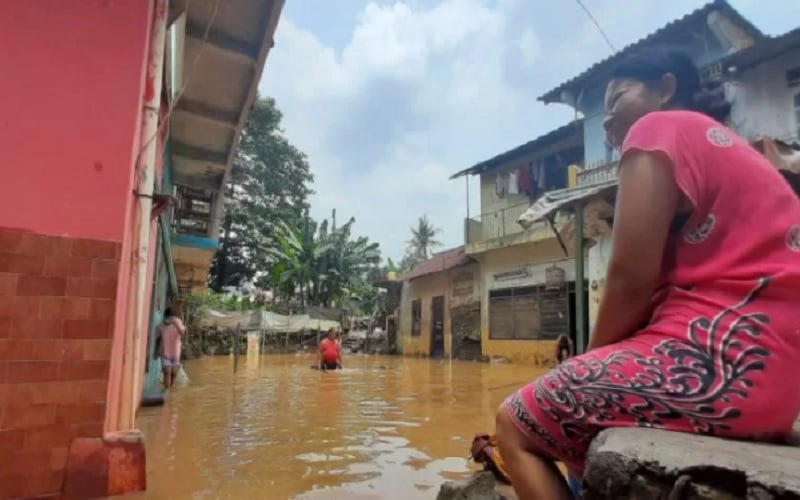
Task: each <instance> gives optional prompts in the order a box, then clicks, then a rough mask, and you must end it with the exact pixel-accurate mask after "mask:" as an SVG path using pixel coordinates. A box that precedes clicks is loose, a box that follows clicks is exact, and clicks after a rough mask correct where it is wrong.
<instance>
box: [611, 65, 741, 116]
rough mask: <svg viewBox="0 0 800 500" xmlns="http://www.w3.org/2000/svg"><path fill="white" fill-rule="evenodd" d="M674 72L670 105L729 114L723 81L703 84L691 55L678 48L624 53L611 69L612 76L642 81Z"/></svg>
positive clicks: (656, 81)
mask: <svg viewBox="0 0 800 500" xmlns="http://www.w3.org/2000/svg"><path fill="white" fill-rule="evenodd" d="M669 73H671V74H672V75H674V76H675V80H676V86H675V95H674V96H673V97H672V101H671V102H670V104H671V105H673V106H676V107H680V108H685V109H690V110H692V111H697V112H700V113H703V114H706V115H708V116H710V117H711V118H714V119H715V120H718V121H724V120H725V119H726V118H727V117H728V114H730V110H731V107H730V104H728V102H727V101H726V100H725V92H724V88H723V86H722V82H721V81H718V80H714V81H710V82H707V83H705V84H701V82H700V74H699V73H698V71H697V67H696V66H695V65H694V63H693V62H692V60H691V58H690V57H689V56H688V55H686V54H685V53H683V52H680V51H677V50H651V51H646V52H640V53H637V54H633V55H631V56H628V57H626V58H625V59H624V60H623V61H622V62H621V63H620V64H619V65H618V66H617V67H616V68H615V69H614V72H613V73H612V77H613V78H630V79H632V80H638V81H640V82H642V83H644V84H645V85H654V84H656V83H658V82H659V81H660V80H661V78H663V77H664V75H666V74H669Z"/></svg>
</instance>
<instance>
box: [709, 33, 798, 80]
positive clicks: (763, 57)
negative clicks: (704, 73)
mask: <svg viewBox="0 0 800 500" xmlns="http://www.w3.org/2000/svg"><path fill="white" fill-rule="evenodd" d="M798 48H800V28H797V29H794V30H792V31H789V32H787V33H784V34H783V35H780V36H776V37H769V38H765V39H764V40H761V41H759V42H758V43H756V44H754V45H753V46H751V47H749V48H747V49H744V50H742V51H740V52H737V53H735V54H731V55H730V56H728V57H726V58H725V59H723V60H722V61H721V64H722V66H723V69H724V70H725V71H727V70H729V69H735V70H736V72H742V71H746V70H748V69H750V68H753V67H755V66H758V65H760V64H762V63H764V62H766V61H769V60H772V59H775V58H777V57H780V56H782V55H784V54H786V53H787V52H790V51H793V50H796V49H798Z"/></svg>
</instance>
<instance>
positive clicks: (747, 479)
mask: <svg viewBox="0 0 800 500" xmlns="http://www.w3.org/2000/svg"><path fill="white" fill-rule="evenodd" d="M581 498H582V499H586V500H599V499H642V500H644V499H648V500H649V499H664V500H673V499H726V500H727V499H740V498H741V499H757V500H770V499H783V498H797V499H800V420H798V421H797V422H796V423H795V426H794V435H793V436H792V439H791V440H790V442H789V443H788V444H785V445H775V444H764V443H753V442H744V441H733V440H727V439H720V438H713V437H706V436H698V435H694V434H683V433H677V432H667V431H661V430H654V429H642V428H625V429H623V428H617V429H608V430H606V431H603V432H602V433H600V435H598V436H597V438H595V440H594V442H593V443H592V446H591V448H590V450H589V456H588V459H587V466H586V472H585V474H584V478H583V489H582V493H581Z"/></svg>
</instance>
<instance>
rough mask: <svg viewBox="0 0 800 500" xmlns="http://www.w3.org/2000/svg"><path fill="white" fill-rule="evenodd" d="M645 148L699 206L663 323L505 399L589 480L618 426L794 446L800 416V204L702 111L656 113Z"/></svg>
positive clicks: (682, 230)
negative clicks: (598, 445)
mask: <svg viewBox="0 0 800 500" xmlns="http://www.w3.org/2000/svg"><path fill="white" fill-rule="evenodd" d="M631 151H648V152H655V153H659V154H663V155H665V156H666V157H667V158H668V159H669V163H670V164H671V168H672V174H673V175H674V178H675V180H676V183H677V185H678V186H679V188H680V190H681V191H682V192H683V195H684V196H685V197H686V198H687V199H688V200H689V202H690V203H691V205H692V207H693V210H692V212H691V214H690V215H689V216H688V219H686V221H685V222H684V223H683V225H682V226H681V227H679V228H678V229H677V230H675V231H673V233H672V234H671V236H670V241H669V244H668V247H667V248H666V250H665V252H664V263H663V268H662V285H661V286H660V287H659V289H658V290H657V292H656V293H655V294H654V297H653V303H654V312H653V315H652V317H651V319H650V322H649V324H648V325H647V326H646V327H644V328H643V329H642V330H641V331H639V332H637V333H636V334H635V335H633V336H632V337H630V338H627V339H625V340H623V341H621V342H619V343H616V344H613V345H609V346H606V347H603V348H599V349H595V350H593V351H591V352H589V353H586V354H583V355H581V356H576V357H573V358H570V359H569V360H568V361H566V362H564V363H562V364H561V365H559V366H558V367H557V368H555V369H553V370H551V371H550V372H548V373H547V374H545V375H544V376H542V377H541V378H539V379H538V380H536V381H534V382H533V383H531V384H529V385H527V386H525V387H524V388H522V389H520V390H519V391H518V392H517V393H515V394H512V395H511V396H510V397H509V398H507V399H506V401H505V403H504V405H505V408H506V411H507V412H508V414H509V415H510V416H511V417H512V420H513V421H514V422H515V424H516V426H517V428H518V429H519V430H520V431H521V432H522V433H523V434H524V435H525V436H526V437H527V438H528V439H529V442H530V445H531V446H532V448H533V449H535V450H537V451H538V452H539V453H540V454H541V455H543V456H545V457H549V458H551V459H553V460H557V461H562V462H564V463H565V464H566V465H567V467H568V468H569V469H570V471H571V472H572V473H573V474H576V475H582V474H583V467H584V461H585V456H586V452H587V449H588V446H589V444H590V442H591V440H592V439H593V438H594V437H595V435H597V433H598V432H599V431H601V430H602V429H604V428H608V427H633V426H637V427H654V428H659V429H667V430H672V431H680V432H692V433H700V434H707V435H715V436H725V437H735V438H741V439H759V440H781V439H783V438H785V437H787V436H788V434H789V433H790V432H791V427H792V422H793V421H794V419H795V417H796V416H797V414H798V412H800V384H798V383H797V381H798V378H800V377H799V375H800V200H799V199H798V198H797V196H796V195H795V194H794V192H793V191H792V190H791V188H790V187H789V185H788V184H787V183H786V181H785V180H784V179H783V178H782V177H781V175H780V174H779V173H778V172H777V171H776V170H775V169H774V167H773V166H772V165H771V164H770V163H769V162H768V161H767V160H766V159H765V158H764V157H762V156H761V154H759V153H758V152H757V151H755V150H754V149H752V148H751V147H750V146H749V145H748V144H747V143H746V142H745V141H744V140H743V139H741V138H740V137H738V136H737V135H736V134H735V133H734V132H732V131H731V130H729V129H728V128H726V127H724V126H722V125H720V124H719V123H717V122H715V121H713V120H712V119H710V118H708V117H706V116H704V115H701V114H697V113H693V112H688V111H665V112H656V113H651V114H648V115H647V116H645V117H643V118H641V119H640V120H639V121H638V122H637V123H636V124H635V125H634V126H633V127H632V128H631V130H630V132H629V133H628V136H627V138H626V140H625V143H624V145H623V148H622V155H623V158H624V156H625V154H627V153H628V152H631Z"/></svg>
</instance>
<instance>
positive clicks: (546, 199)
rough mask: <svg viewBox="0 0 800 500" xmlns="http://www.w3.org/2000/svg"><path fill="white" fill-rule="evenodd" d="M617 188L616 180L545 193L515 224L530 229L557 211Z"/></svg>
mask: <svg viewBox="0 0 800 500" xmlns="http://www.w3.org/2000/svg"><path fill="white" fill-rule="evenodd" d="M616 187H617V180H616V179H614V180H610V181H603V182H598V183H596V184H589V185H587V186H577V187H573V188H566V189H558V190H555V191H550V192H548V193H545V194H543V195H542V196H541V198H539V199H538V200H536V202H535V203H534V204H533V205H531V206H530V208H528V210H526V211H525V212H524V213H523V214H522V215H520V216H519V218H518V219H517V223H518V224H519V225H521V226H522V227H524V228H525V229H528V228H530V227H531V226H533V224H535V223H536V222H539V221H540V220H543V219H546V218H548V217H549V216H550V215H551V214H554V213H555V212H557V211H559V210H563V209H566V208H569V207H571V206H573V205H575V204H577V203H580V202H583V201H586V200H588V199H589V198H592V197H595V196H602V195H605V194H608V193H610V192H613V191H614V190H615V189H616Z"/></svg>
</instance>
